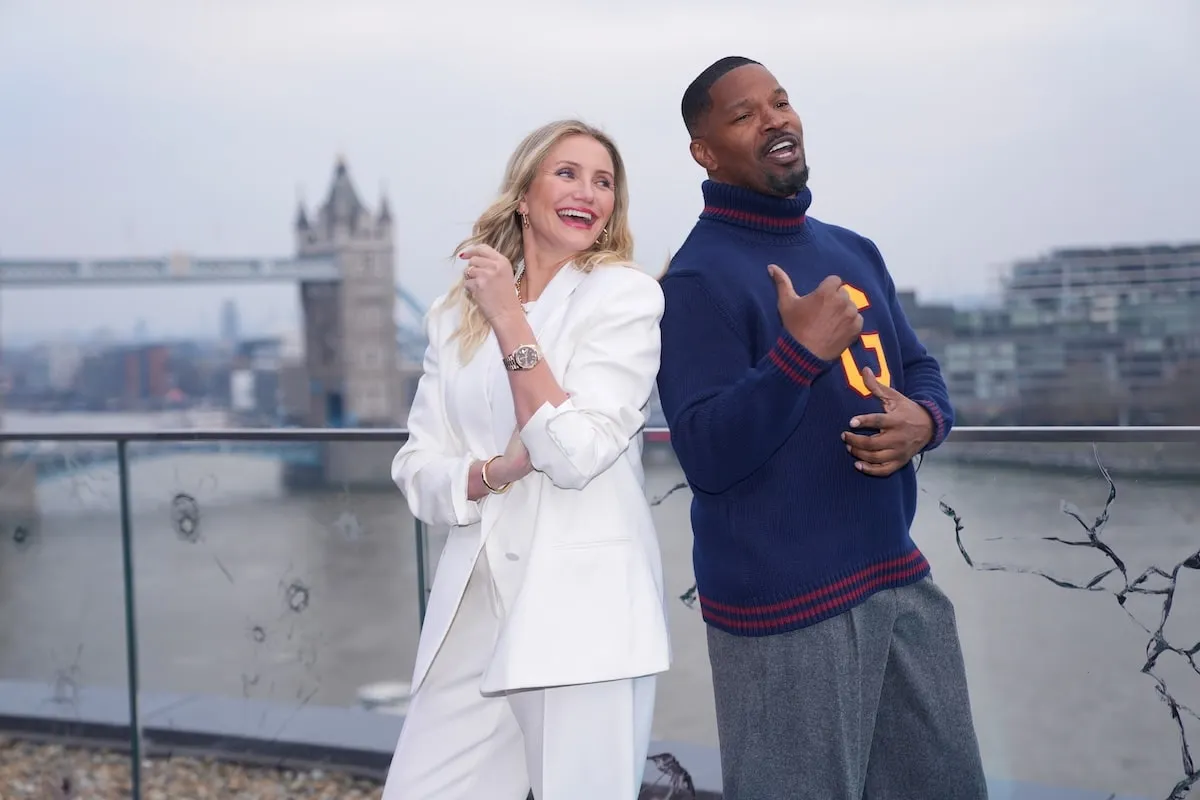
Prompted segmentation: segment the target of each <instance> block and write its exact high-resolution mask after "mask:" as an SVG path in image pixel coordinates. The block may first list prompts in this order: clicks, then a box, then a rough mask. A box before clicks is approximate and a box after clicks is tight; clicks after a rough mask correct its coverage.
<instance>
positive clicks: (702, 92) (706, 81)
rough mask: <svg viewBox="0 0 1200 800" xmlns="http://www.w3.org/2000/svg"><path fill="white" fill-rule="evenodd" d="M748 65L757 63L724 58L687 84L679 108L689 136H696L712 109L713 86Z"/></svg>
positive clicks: (740, 58) (747, 59)
mask: <svg viewBox="0 0 1200 800" xmlns="http://www.w3.org/2000/svg"><path fill="white" fill-rule="evenodd" d="M748 64H758V62H757V61H755V60H754V59H751V58H743V57H742V56H725V57H724V58H722V59H720V60H719V61H714V62H713V63H712V64H710V65H709V66H708V67H707V68H706V69H705V70H704V71H703V72H701V73H700V74H699V75H697V76H696V79H695V80H693V81H692V82H691V83H690V84H688V87H687V89H686V90H684V92H683V102H682V103H681V104H680V106H681V110H682V111H683V124H684V125H686V126H687V131H688V133H689V134H690V135H691V136H695V135H696V132H697V131H698V130H699V129H700V122H701V121H702V120H703V119H704V115H705V114H707V113H708V112H709V110H710V109H711V108H712V95H711V94H709V92H710V90H711V89H712V87H713V84H715V83H716V82H717V81H719V80H721V78H723V77H725V76H726V75H727V74H729V73H730V72H732V71H733V70H735V69H737V68H738V67H744V66H747V65H748ZM760 66H761V65H760Z"/></svg>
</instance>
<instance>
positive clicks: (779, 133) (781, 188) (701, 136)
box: [691, 64, 808, 197]
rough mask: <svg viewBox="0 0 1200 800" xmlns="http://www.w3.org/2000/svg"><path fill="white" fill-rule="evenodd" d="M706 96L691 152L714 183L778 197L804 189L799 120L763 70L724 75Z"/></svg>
mask: <svg viewBox="0 0 1200 800" xmlns="http://www.w3.org/2000/svg"><path fill="white" fill-rule="evenodd" d="M709 96H710V97H711V98H712V108H710V109H709V111H708V114H707V115H706V116H705V118H704V119H703V120H702V122H701V125H700V130H699V132H698V134H697V136H696V138H694V139H693V140H692V146H691V150H692V157H693V158H694V159H696V162H697V163H698V164H699V165H700V166H702V167H704V168H705V169H706V170H707V171H708V173H709V175H710V176H712V178H713V179H714V180H718V181H721V182H722V183H729V184H733V185H735V186H742V187H745V188H747V189H752V190H754V191H757V192H761V193H763V194H771V195H777V196H779V197H791V196H792V195H794V194H796V193H797V192H799V191H801V190H802V189H804V187H805V186H807V185H808V164H807V163H806V161H805V158H804V129H803V127H802V126H801V124H800V117H799V116H798V115H797V114H796V112H795V110H794V109H793V108H792V105H791V103H789V102H788V96H787V92H785V91H784V90H783V87H781V86H780V85H779V82H778V81H777V80H775V76H774V75H772V74H771V73H770V72H769V71H768V70H767V68H766V67H763V66H760V65H758V64H747V65H746V66H744V67H738V68H737V69H735V70H732V71H730V72H729V73H728V74H726V75H725V76H723V77H722V78H721V79H720V80H718V81H717V82H716V83H715V84H713V87H712V90H711V91H710V92H709Z"/></svg>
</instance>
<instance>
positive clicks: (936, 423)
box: [913, 397, 949, 452]
mask: <svg viewBox="0 0 1200 800" xmlns="http://www.w3.org/2000/svg"><path fill="white" fill-rule="evenodd" d="M913 402H915V403H916V404H917V405H919V406H920V407H921V408H923V409H925V412H926V413H927V414H929V418H930V419H931V420H933V436H932V437H931V438H930V439H929V443H928V444H927V445H925V446H924V447H923V448H921V450H922V452H925V451H928V450H932V449H933V448H935V447H937V446H938V445H940V444H941V443H942V442H944V441H945V440H946V434H947V433H949V431H948V430H946V415H945V414H943V413H942V409H941V408H939V407H938V404H937V403H935V402H933V401H932V400H928V399H926V398H923V397H922V398H919V399H914V400H913Z"/></svg>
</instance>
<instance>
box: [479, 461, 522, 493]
mask: <svg viewBox="0 0 1200 800" xmlns="http://www.w3.org/2000/svg"><path fill="white" fill-rule="evenodd" d="M510 469H511V467H510V466H509V465H508V463H507V460H506V459H505V458H504V456H496V457H495V458H493V459H490V460H488V461H485V462H483V466H481V467H480V468H479V471H480V477H481V478H482V479H483V485H484V486H485V487H487V489H488V490H489V491H491V492H499V491H502V490H503V489H505V488H506V487H507V486H508V484H510V483H512V482H513V481H514V480H516V478H515V477H514V476H512V475H510V474H509V470H510Z"/></svg>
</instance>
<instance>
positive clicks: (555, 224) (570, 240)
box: [519, 135, 616, 257]
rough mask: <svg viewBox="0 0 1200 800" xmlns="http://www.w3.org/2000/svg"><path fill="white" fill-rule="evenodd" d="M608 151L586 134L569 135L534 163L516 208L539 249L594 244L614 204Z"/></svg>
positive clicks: (570, 249)
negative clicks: (535, 166) (531, 176)
mask: <svg viewBox="0 0 1200 800" xmlns="http://www.w3.org/2000/svg"><path fill="white" fill-rule="evenodd" d="M613 173H614V170H613V162H612V157H611V156H610V155H609V154H608V149H607V148H606V147H605V146H604V145H602V144H600V142H598V141H596V140H595V139H593V138H592V137H590V136H584V135H574V136H567V137H565V138H563V139H561V140H559V142H558V143H557V144H556V145H554V147H552V148H551V149H550V152H549V153H547V154H546V158H545V160H544V161H542V163H541V165H540V166H539V167H538V171H537V174H536V175H535V176H534V179H533V182H532V183H530V184H529V190H528V191H527V192H526V193H525V198H524V199H523V200H522V201H521V203H520V206H519V208H520V210H521V211H522V212H523V213H525V214H527V215H528V216H529V233H531V234H532V235H533V239H534V241H535V242H536V244H537V248H538V251H539V252H540V253H543V254H545V255H548V256H549V255H551V254H554V255H558V254H561V255H562V256H564V257H569V256H570V255H573V254H575V253H579V252H582V251H584V250H587V249H588V248H590V247H591V246H592V245H593V244H595V242H596V240H597V239H598V238H600V234H601V233H602V232H603V231H604V228H605V227H606V226H607V225H608V221H609V219H611V218H612V213H613V206H614V205H615V204H616V192H615V190H614V189H615V187H614V181H615V177H614V174H613Z"/></svg>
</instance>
